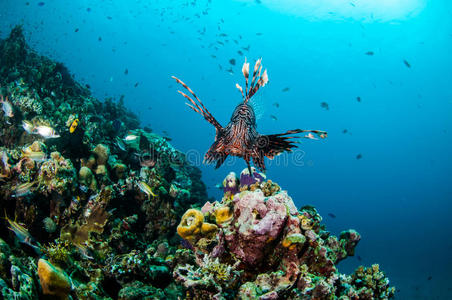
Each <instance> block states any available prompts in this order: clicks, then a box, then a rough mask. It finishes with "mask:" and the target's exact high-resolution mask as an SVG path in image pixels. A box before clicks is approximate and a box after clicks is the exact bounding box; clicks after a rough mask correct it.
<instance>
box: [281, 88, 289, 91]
mask: <svg viewBox="0 0 452 300" xmlns="http://www.w3.org/2000/svg"><path fill="white" fill-rule="evenodd" d="M289 90H290V88H289V87H285V88H283V89H282V90H281V92H288V91H289Z"/></svg>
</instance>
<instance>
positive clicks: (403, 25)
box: [0, 0, 452, 299]
mask: <svg viewBox="0 0 452 300" xmlns="http://www.w3.org/2000/svg"><path fill="white" fill-rule="evenodd" d="M39 2H42V3H41V4H38V3H39ZM259 2H260V3H259ZM276 3H277V4H276ZM300 3H303V4H300ZM88 8H89V9H88ZM0 13H1V18H0V30H1V37H2V38H4V37H6V36H7V34H8V33H9V30H10V29H11V28H12V27H13V26H14V25H16V24H23V26H24V29H25V33H26V36H27V41H28V43H29V44H30V45H31V46H32V47H33V48H34V49H36V51H38V52H39V53H41V54H44V55H47V56H50V57H51V58H53V59H56V60H58V61H62V62H64V64H65V65H66V66H67V67H68V68H69V69H70V70H71V72H73V73H74V75H75V78H76V79H77V80H79V81H81V82H83V83H85V84H89V85H90V86H91V90H92V92H93V95H94V96H96V97H98V98H99V99H105V98H106V97H115V98H116V99H119V97H120V95H125V104H126V106H128V107H129V108H130V109H131V110H132V111H134V112H135V113H137V114H138V115H139V117H140V119H141V120H142V124H143V125H148V126H150V127H151V128H152V129H153V130H154V131H155V132H157V133H161V134H164V135H169V136H170V137H171V138H172V143H173V145H174V146H176V147H177V148H179V149H181V150H182V151H184V152H186V153H187V154H189V158H190V160H191V161H192V163H194V164H197V165H199V167H200V168H201V169H202V171H203V177H204V180H205V182H206V184H207V185H208V187H209V193H210V194H211V195H212V196H214V197H216V198H217V199H218V200H219V197H220V196H221V193H220V191H218V190H216V189H215V185H216V184H217V183H219V182H221V181H222V179H223V178H224V176H225V175H226V174H227V173H228V172H230V171H235V172H237V173H239V172H240V171H241V170H242V169H243V168H245V166H246V165H245V163H244V162H243V161H242V160H238V159H228V161H227V162H226V163H225V165H223V166H222V167H221V168H220V169H219V170H215V169H214V168H213V167H212V166H203V165H201V161H202V156H203V154H204V153H205V151H206V150H207V149H208V147H209V146H210V144H211V143H212V142H213V138H214V130H213V128H212V126H211V125H210V124H208V123H207V122H205V121H204V120H203V119H202V118H201V117H200V116H199V115H197V114H195V113H194V112H192V111H190V110H189V109H188V107H186V106H185V105H184V99H183V98H182V97H181V96H180V95H179V94H177V92H176V90H177V89H178V88H179V87H178V86H177V85H176V84H175V82H173V80H172V79H171V78H170V76H171V75H176V76H178V77H179V78H181V79H182V80H184V81H185V82H186V83H187V84H189V85H190V87H191V88H192V89H193V90H194V91H195V92H196V93H197V94H198V95H199V97H200V98H201V99H202V100H203V101H204V104H205V105H206V106H207V107H208V109H209V110H210V111H211V113H212V114H213V115H214V116H215V117H216V118H217V120H218V121H219V122H220V123H221V124H223V125H225V124H226V123H227V122H228V120H229V117H230V114H231V113H232V110H233V109H234V107H235V105H237V104H238V103H239V101H240V99H241V95H240V93H239V92H238V91H237V89H236V88H235V83H236V82H238V83H240V84H242V85H244V80H243V76H242V75H241V72H240V70H241V65H242V63H243V61H244V57H245V56H246V57H247V58H248V60H249V61H250V62H251V63H253V62H254V60H255V59H257V58H259V57H262V58H263V61H262V62H263V66H264V68H267V69H268V74H269V79H270V82H269V84H268V85H267V86H265V87H264V88H263V89H262V90H261V91H260V92H259V95H258V96H257V98H259V99H258V100H259V101H258V102H259V104H260V106H261V107H262V110H263V116H262V118H261V119H260V120H259V121H258V129H259V132H261V133H279V132H284V131H286V130H288V129H295V128H302V129H322V130H326V131H328V133H329V136H328V138H327V139H326V140H321V141H311V140H303V143H302V144H301V145H300V150H297V151H296V153H294V154H292V155H284V156H282V157H279V160H278V161H272V162H270V161H269V160H267V161H266V162H267V165H268V171H267V176H268V178H270V179H272V180H274V181H276V182H278V183H279V184H280V185H281V186H282V187H283V189H286V190H288V191H289V194H290V195H291V196H292V197H293V199H294V201H295V203H296V204H297V205H298V206H302V205H304V204H312V205H315V206H316V207H317V209H318V210H319V212H320V213H321V215H322V216H324V223H325V224H326V226H327V228H329V230H331V231H332V232H333V233H334V234H338V233H339V232H340V231H341V230H344V229H348V228H354V229H356V230H357V231H358V232H360V233H361V234H362V241H361V242H360V244H359V245H358V247H357V251H356V254H357V255H359V257H361V258H362V261H358V259H357V256H355V257H354V258H349V259H347V260H346V261H344V262H341V264H340V265H339V267H340V271H341V272H352V271H353V270H354V268H356V267H357V266H358V265H359V264H365V265H370V264H372V263H375V262H378V263H380V265H381V267H382V269H383V270H385V271H386V273H387V274H388V276H389V278H390V280H391V282H392V284H394V285H395V286H396V287H397V288H398V289H399V292H398V294H397V298H398V299H452V285H451V283H450V282H451V280H452V275H451V270H452V255H451V252H452V232H451V228H452V221H451V219H452V218H451V217H450V215H451V213H452V209H451V200H452V175H451V174H452V172H451V167H452V162H451V156H450V153H451V152H452V151H451V150H452V147H451V145H452V143H451V142H452V140H451V129H452V126H451V125H452V89H451V83H452V56H451V50H452V2H451V1H448V0H442V1H441V0H436V1H433V0H431V1H427V0H403V1H402V0H399V1H389V0H380V1H364V0H347V1H342V0H334V1H333V0H315V1H314V0H306V1H296V0H278V1H270V0H268V1H267V0H261V1H231V0H229V1H215V0H212V1H207V0H203V1H195V0H192V1H144V0H143V1H131V0H115V1H113V0H111V1H95V3H93V1H81V0H79V1H64V0H58V1H57V0H54V1H45V0H44V1H22V0H1V2H0ZM203 32H205V33H204V34H202V33H203ZM223 34H226V35H227V36H224V35H223ZM218 41H220V42H221V43H223V44H224V45H222V44H221V43H218ZM248 46H249V51H247V50H245V49H243V48H247V47H248ZM216 48H217V49H216ZM238 50H240V51H242V52H243V53H244V55H243V56H241V55H240V54H238V53H237V51H238ZM369 51H371V52H373V55H368V54H366V53H367V52H369ZM211 55H215V56H216V57H215V58H214V57H212V56H211ZM232 58H234V59H235V60H236V65H231V64H230V63H229V60H230V59H232ZM404 60H405V61H406V62H407V63H408V64H409V65H410V67H408V66H407V65H406V64H405V63H404ZM219 65H221V68H222V69H221V70H220V67H219ZM230 68H232V69H231V70H232V72H233V74H230V71H228V69H230ZM126 69H127V71H128V74H125V70H126ZM137 83H138V85H136V84H137ZM135 85H136V87H135ZM287 87H288V88H289V90H288V91H285V92H284V91H283V89H285V88H287ZM357 97H360V99H361V101H360V102H358V101H357ZM275 102H277V103H278V104H279V108H278V107H276V106H275V105H274V103H275ZM322 102H326V103H328V106H329V109H328V110H326V109H325V108H323V107H321V105H320V104H321V103H322ZM272 115H273V116H275V117H276V118H277V120H274V118H273V117H272ZM344 129H346V130H347V133H343V131H344ZM358 155H360V156H361V159H357V156H358ZM329 213H332V214H334V215H335V216H336V218H332V217H330V216H328V214H329ZM429 276H431V280H429Z"/></svg>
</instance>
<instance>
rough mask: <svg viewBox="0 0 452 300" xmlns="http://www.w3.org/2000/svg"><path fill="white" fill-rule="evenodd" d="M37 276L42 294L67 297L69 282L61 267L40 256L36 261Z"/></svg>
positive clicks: (69, 288)
mask: <svg viewBox="0 0 452 300" xmlns="http://www.w3.org/2000/svg"><path fill="white" fill-rule="evenodd" d="M38 276H39V281H40V282H41V287H42V293H43V294H44V295H53V296H56V297H58V298H60V299H67V298H68V295H69V293H70V291H71V282H70V279H69V276H68V275H66V273H65V272H64V271H63V270H62V269H60V268H58V267H55V266H54V265H52V264H51V263H50V262H48V261H46V260H44V259H42V258H41V259H39V261H38Z"/></svg>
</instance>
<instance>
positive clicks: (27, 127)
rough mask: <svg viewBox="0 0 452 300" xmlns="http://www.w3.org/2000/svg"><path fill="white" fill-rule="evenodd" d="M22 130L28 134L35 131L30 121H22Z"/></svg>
mask: <svg viewBox="0 0 452 300" xmlns="http://www.w3.org/2000/svg"><path fill="white" fill-rule="evenodd" d="M22 128H23V129H24V130H25V131H26V132H27V133H28V134H32V133H33V130H34V129H35V128H34V126H33V124H32V123H31V122H30V121H27V120H23V121H22Z"/></svg>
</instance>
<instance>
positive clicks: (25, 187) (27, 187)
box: [13, 181, 35, 197]
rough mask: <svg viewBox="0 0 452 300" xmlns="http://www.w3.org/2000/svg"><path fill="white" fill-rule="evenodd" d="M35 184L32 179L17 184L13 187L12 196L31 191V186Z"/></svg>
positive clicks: (20, 195)
mask: <svg viewBox="0 0 452 300" xmlns="http://www.w3.org/2000/svg"><path fill="white" fill-rule="evenodd" d="M34 184H35V182H34V181H32V182H26V183H22V184H19V185H18V186H16V188H15V189H14V195H13V197H23V196H26V195H28V194H30V193H31V188H32V186H33V185H34Z"/></svg>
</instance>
